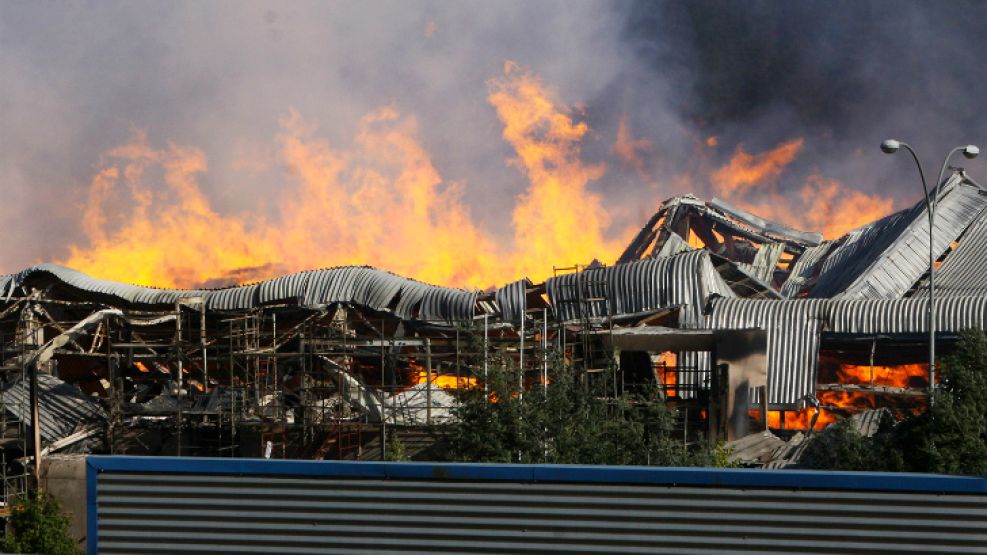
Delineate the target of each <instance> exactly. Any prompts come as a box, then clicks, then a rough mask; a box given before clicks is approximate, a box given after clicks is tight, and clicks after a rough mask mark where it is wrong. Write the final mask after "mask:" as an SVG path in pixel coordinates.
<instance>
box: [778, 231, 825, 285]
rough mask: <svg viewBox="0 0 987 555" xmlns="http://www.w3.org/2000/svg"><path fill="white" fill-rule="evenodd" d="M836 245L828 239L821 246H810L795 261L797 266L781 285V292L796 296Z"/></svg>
mask: <svg viewBox="0 0 987 555" xmlns="http://www.w3.org/2000/svg"><path fill="white" fill-rule="evenodd" d="M834 245H835V243H834V242H832V241H826V242H824V243H822V244H821V245H819V246H816V247H810V248H808V249H806V250H805V252H803V253H802V255H801V256H799V258H798V260H796V261H795V266H793V267H792V271H791V273H790V274H788V279H786V280H785V283H784V284H782V286H781V294H782V296H783V297H785V298H786V299H788V298H792V297H795V296H796V295H798V294H799V292H800V291H802V289H803V288H804V287H805V286H806V285H807V284H808V283H809V281H810V280H811V279H812V278H813V276H815V275H816V269H817V268H818V266H819V264H821V263H822V261H824V260H825V259H826V256H827V255H828V254H829V252H830V250H832V248H833V246H834Z"/></svg>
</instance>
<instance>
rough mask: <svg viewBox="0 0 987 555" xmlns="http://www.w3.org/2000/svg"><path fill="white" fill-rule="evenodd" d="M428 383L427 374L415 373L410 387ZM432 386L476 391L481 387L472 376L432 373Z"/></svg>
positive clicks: (424, 372)
mask: <svg viewBox="0 0 987 555" xmlns="http://www.w3.org/2000/svg"><path fill="white" fill-rule="evenodd" d="M425 383H428V372H427V371H422V372H415V382H414V383H413V384H411V385H419V384H425ZM432 385H434V386H436V387H441V388H442V389H476V388H478V387H481V385H480V382H478V381H477V379H476V378H474V377H473V376H452V375H449V374H439V373H437V372H435V371H433V372H432Z"/></svg>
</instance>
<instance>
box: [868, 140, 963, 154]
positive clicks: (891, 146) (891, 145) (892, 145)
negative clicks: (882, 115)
mask: <svg viewBox="0 0 987 555" xmlns="http://www.w3.org/2000/svg"><path fill="white" fill-rule="evenodd" d="M899 148H901V142H900V141H896V140H894V139H884V141H882V142H881V152H883V153H885V154H894V153H895V152H898V149H899ZM967 148H969V147H967ZM973 148H974V149H976V148H977V147H973ZM964 153H965V152H964ZM974 156H976V154H974Z"/></svg>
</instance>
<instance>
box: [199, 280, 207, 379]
mask: <svg viewBox="0 0 987 555" xmlns="http://www.w3.org/2000/svg"><path fill="white" fill-rule="evenodd" d="M199 306H200V307H201V312H200V314H199V338H200V342H201V343H202V380H203V382H204V383H203V384H202V392H203V393H209V358H208V354H207V353H206V300H205V298H203V299H202V304H201V305H199Z"/></svg>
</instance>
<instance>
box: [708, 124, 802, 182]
mask: <svg viewBox="0 0 987 555" xmlns="http://www.w3.org/2000/svg"><path fill="white" fill-rule="evenodd" d="M804 143H805V141H804V140H803V139H801V138H799V139H794V140H791V141H788V142H787V143H783V144H781V145H778V146H777V147H775V148H774V149H772V150H769V151H767V152H763V153H761V154H748V153H747V152H746V151H745V150H744V147H743V145H739V146H737V150H736V151H735V152H734V155H733V157H732V158H731V159H730V163H728V164H727V165H726V166H724V167H722V168H720V169H718V170H716V171H714V172H713V174H712V176H711V177H712V179H713V183H714V185H715V186H716V187H717V189H718V190H719V191H721V193H724V194H728V195H730V196H733V195H737V194H743V193H746V192H747V191H749V190H751V189H752V188H754V187H756V186H758V185H761V184H763V183H765V182H768V181H771V180H774V179H776V178H777V177H778V176H779V175H781V172H782V170H784V169H785V167H786V166H787V165H788V164H790V163H791V162H792V160H794V159H795V156H796V155H797V154H798V153H799V151H801V150H802V145H803V144H804Z"/></svg>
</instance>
